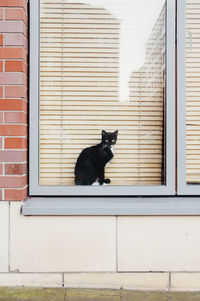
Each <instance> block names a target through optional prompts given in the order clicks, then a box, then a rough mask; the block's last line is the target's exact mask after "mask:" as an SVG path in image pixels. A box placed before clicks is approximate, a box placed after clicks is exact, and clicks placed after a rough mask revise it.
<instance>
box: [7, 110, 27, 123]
mask: <svg viewBox="0 0 200 301" xmlns="http://www.w3.org/2000/svg"><path fill="white" fill-rule="evenodd" d="M4 122H5V123H27V114H26V113H24V112H5V120H4Z"/></svg>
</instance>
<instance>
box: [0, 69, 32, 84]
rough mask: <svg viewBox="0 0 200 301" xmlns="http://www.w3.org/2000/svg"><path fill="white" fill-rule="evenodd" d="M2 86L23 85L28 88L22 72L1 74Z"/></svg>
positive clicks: (0, 82)
mask: <svg viewBox="0 0 200 301" xmlns="http://www.w3.org/2000/svg"><path fill="white" fill-rule="evenodd" d="M0 85H23V86H25V87H26V85H27V78H26V76H25V74H24V73H22V72H1V73H0Z"/></svg>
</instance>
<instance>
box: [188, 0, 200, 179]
mask: <svg viewBox="0 0 200 301" xmlns="http://www.w3.org/2000/svg"><path fill="white" fill-rule="evenodd" d="M186 179H187V183H188V184H194V183H200V0H187V1H186Z"/></svg>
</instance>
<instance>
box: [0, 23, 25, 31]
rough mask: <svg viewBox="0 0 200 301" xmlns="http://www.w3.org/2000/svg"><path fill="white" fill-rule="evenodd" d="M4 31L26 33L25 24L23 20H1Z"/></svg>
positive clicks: (0, 24) (0, 26)
mask: <svg viewBox="0 0 200 301" xmlns="http://www.w3.org/2000/svg"><path fill="white" fill-rule="evenodd" d="M0 28H1V32H2V33H6V32H21V33H25V31H26V29H25V25H24V22H23V21H0Z"/></svg>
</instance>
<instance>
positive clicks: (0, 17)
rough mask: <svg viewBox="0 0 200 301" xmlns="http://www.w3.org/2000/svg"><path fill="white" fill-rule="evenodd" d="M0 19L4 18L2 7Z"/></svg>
mask: <svg viewBox="0 0 200 301" xmlns="http://www.w3.org/2000/svg"><path fill="white" fill-rule="evenodd" d="M0 20H3V9H2V8H0Z"/></svg>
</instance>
